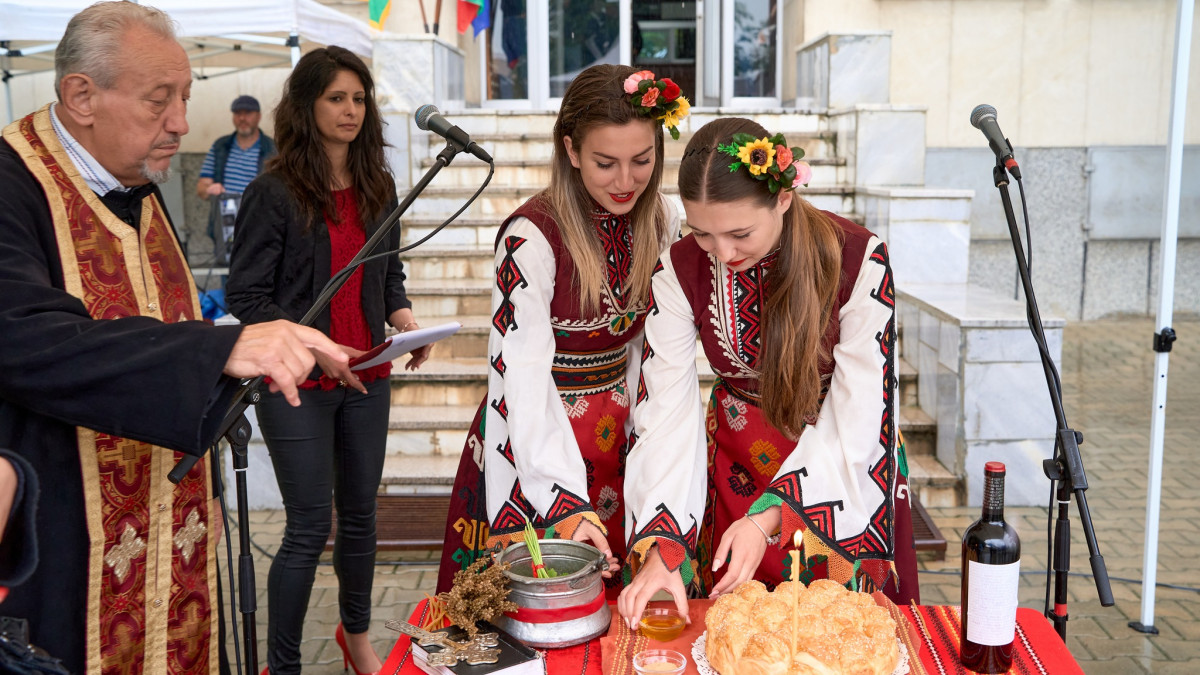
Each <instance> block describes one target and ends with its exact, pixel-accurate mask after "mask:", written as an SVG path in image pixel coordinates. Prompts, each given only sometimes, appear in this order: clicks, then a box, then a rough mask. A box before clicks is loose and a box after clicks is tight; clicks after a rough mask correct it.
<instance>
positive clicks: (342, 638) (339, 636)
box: [333, 622, 378, 675]
mask: <svg viewBox="0 0 1200 675" xmlns="http://www.w3.org/2000/svg"><path fill="white" fill-rule="evenodd" d="M333 640H334V642H337V646H339V647H341V648H342V670H347V671H348V670H350V669H351V668H353V669H354V675H378V673H376V672H370V673H364V672H362V671H361V670H359V669H358V666H356V665H355V664H354V659H352V658H350V649H349V648H348V647H346V632H345V631H344V630H342V624H341V622H339V623H338V625H337V630H336V631H334V632H333Z"/></svg>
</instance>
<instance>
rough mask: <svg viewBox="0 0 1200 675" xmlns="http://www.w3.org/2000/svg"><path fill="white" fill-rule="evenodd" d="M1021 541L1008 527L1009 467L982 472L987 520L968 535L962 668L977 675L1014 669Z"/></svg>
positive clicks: (991, 464)
mask: <svg viewBox="0 0 1200 675" xmlns="http://www.w3.org/2000/svg"><path fill="white" fill-rule="evenodd" d="M1020 570H1021V540H1020V539H1018V538H1017V533H1016V531H1015V530H1013V528H1012V526H1011V525H1009V524H1008V523H1006V522H1004V464H1003V463H1001V462H988V463H987V464H986V465H984V468H983V515H982V517H981V518H980V519H979V520H977V521H975V522H974V523H973V524H972V525H971V526H970V527H968V528H967V531H966V532H964V533H963V542H962V626H961V631H960V635H961V640H960V652H961V658H962V664H963V666H964V667H966V668H969V669H971V670H973V671H975V672H977V673H1004V672H1007V671H1008V669H1009V666H1011V665H1012V658H1013V639H1014V637H1015V636H1016V627H1017V581H1018V578H1019V576H1020Z"/></svg>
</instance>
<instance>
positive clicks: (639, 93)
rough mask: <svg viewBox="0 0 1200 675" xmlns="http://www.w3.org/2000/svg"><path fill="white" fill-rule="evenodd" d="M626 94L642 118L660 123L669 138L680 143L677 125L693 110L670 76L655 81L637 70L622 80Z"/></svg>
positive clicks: (648, 72)
mask: <svg viewBox="0 0 1200 675" xmlns="http://www.w3.org/2000/svg"><path fill="white" fill-rule="evenodd" d="M624 86H625V93H626V94H629V102H630V103H631V104H633V109H634V110H636V111H637V112H638V114H639V115H642V116H644V117H653V118H654V119H656V120H659V121H661V122H662V124H663V126H664V127H666V128H667V131H669V132H671V138H673V139H675V140H679V123H680V122H681V121H682V120H683V118H685V117H687V115H688V112H689V111H690V110H691V109H692V104H691V103H688V100H687V97H686V96H681V95H680V94H681V93H682V92H681V91H680V89H679V85H678V84H675V82H673V81H672V80H671V78H669V77H664V78H663V79H661V80H658V79H655V77H654V73H652V72H650V71H649V70H641V71H638V72H636V73H634V74H632V75H630V76H629V77H627V78H625V84H624Z"/></svg>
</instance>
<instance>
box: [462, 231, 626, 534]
mask: <svg viewBox="0 0 1200 675" xmlns="http://www.w3.org/2000/svg"><path fill="white" fill-rule="evenodd" d="M518 239H521V240H524V241H522V242H520V244H519V245H516V243H517V240H518ZM514 247H515V250H511V252H510V249H514ZM510 255H511V258H512V261H511V263H510V262H509V261H508V260H507V258H508V257H509V256H510ZM509 264H515V265H516V267H517V268H518V269H519V270H520V276H521V280H520V281H519V282H518V283H515V284H514V285H513V287H512V289H511V291H510V292H509V293H508V294H507V297H506V296H505V294H504V293H503V291H502V290H501V284H500V283H499V282H497V284H496V285H495V286H494V287H493V289H492V313H493V317H494V316H495V314H496V311H497V309H498V308H500V307H501V306H502V305H504V304H506V303H511V310H512V315H511V325H509V326H508V327H507V330H505V331H504V333H503V334H502V333H501V331H500V330H499V329H498V328H497V327H496V325H495V324H496V321H495V320H493V325H492V329H491V336H490V338H489V340H488V360H489V367H488V402H487V406H488V407H487V411H486V415H487V418H486V422H485V424H486V426H485V436H484V453H485V459H484V481H485V485H486V490H487V510H488V519H489V521H490V522H493V523H494V522H495V520H496V516H497V515H498V513H499V512H500V510H501V509H502V508H503V506H504V503H505V502H506V501H509V500H510V498H511V496H512V494H513V488H514V484H515V483H516V481H517V480H518V479H519V480H520V486H521V492H522V493H523V494H524V496H525V498H526V499H527V500H528V501H529V503H530V505H532V506H533V508H534V510H536V511H537V513H538V514H540V515H542V516H543V517H545V515H546V513H547V512H548V511H549V510H550V507H551V505H552V504H553V503H554V499H555V492H554V486H555V485H556V484H557V485H558V486H560V487H561V488H563V489H565V490H568V491H570V492H571V493H573V494H574V495H576V496H578V497H580V498H582V499H583V500H584V501H585V502H587V500H588V492H587V468H586V467H585V465H584V462H583V457H582V455H581V454H580V451H579V445H578V443H577V442H576V440H575V434H574V432H573V431H572V429H571V425H570V422H569V420H568V418H567V414H566V412H565V411H564V409H563V404H562V399H561V398H560V397H559V394H558V389H557V387H555V385H554V380H553V379H552V377H551V366H552V363H553V359H554V351H555V343H554V333H553V328H552V327H551V325H550V301H551V299H552V298H553V297H554V275H555V258H554V253H553V250H552V249H551V247H550V244H549V243H548V242H547V241H546V238H545V237H544V236H543V235H542V233H541V231H540V230H538V228H537V226H535V225H534V224H533V223H532V222H530V221H529V220H527V219H525V218H517V219H515V220H513V221H512V222H511V223H509V225H508V229H507V230H506V231H505V233H504V237H503V238H502V239H501V242H500V246H498V247H497V251H496V258H495V265H496V269H497V270H498V272H497V274H498V277H499V276H500V275H503V274H505V273H506V272H505V271H504V270H503V269H502V267H503V266H505V265H509ZM501 362H502V363H503V366H502V368H503V372H500V370H499V369H498V365H499V364H500V363H501ZM501 397H503V407H504V408H505V409H506V411H507V418H506V417H505V415H503V414H501V412H500V411H499V410H497V408H499V407H501V405H502V403H501ZM508 443H511V446H510V447H511V453H512V457H513V461H512V462H509V460H508V458H507V457H505V455H504V450H505V447H506V444H508ZM589 508H590V507H589ZM576 513H579V512H578V511H576ZM586 516H590V517H589V518H588V519H589V520H592V521H593V522H594V523H595V524H597V525H600V521H599V518H597V517H596V516H595V514H594V513H588V514H586ZM586 516H585V517H586ZM575 522H576V523H577V522H579V521H578V520H577V519H576V520H575ZM551 524H553V523H551ZM600 527H601V529H602V530H603V529H604V528H603V526H600ZM557 534H558V536H560V537H570V536H571V534H572V533H571V532H562V531H559V532H558V533H557Z"/></svg>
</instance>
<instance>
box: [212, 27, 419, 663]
mask: <svg viewBox="0 0 1200 675" xmlns="http://www.w3.org/2000/svg"><path fill="white" fill-rule="evenodd" d="M275 133H276V143H277V145H278V148H279V154H278V155H277V156H276V157H275V158H274V159H273V160H272V161H271V162H270V164H268V166H267V172H266V173H264V174H263V175H262V176H260V177H259V178H257V179H256V180H255V181H254V182H252V183H251V184H250V186H249V187H248V188H247V189H246V192H245V196H244V197H243V199H242V205H241V209H240V210H239V211H238V216H237V225H236V228H235V236H234V241H233V248H232V253H231V259H230V273H229V283H228V286H227V295H228V300H229V306H230V310H231V311H232V312H233V314H234V315H235V316H237V317H238V319H240V320H241V321H243V322H246V323H258V322H260V321H270V320H273V319H280V318H287V319H291V320H293V321H295V320H298V319H300V317H301V316H303V315H304V313H305V312H307V311H308V309H309V308H310V307H311V306H312V304H313V302H314V300H315V298H316V296H317V294H318V293H319V292H320V290H321V289H322V288H323V287H324V286H325V283H326V282H327V281H329V278H330V276H331V275H332V274H334V273H336V272H337V271H339V270H341V269H342V268H344V267H345V266H346V264H347V263H348V262H349V261H350V259H351V258H352V257H353V256H354V255H355V253H357V252H358V250H359V249H360V248H361V247H362V245H363V244H364V243H365V242H366V240H367V239H369V238H370V236H371V235H372V234H373V233H374V232H375V230H376V228H378V227H379V225H380V223H381V222H382V220H383V219H384V218H385V217H386V216H387V214H388V213H389V212H390V211H391V210H392V208H394V207H395V205H396V191H395V185H394V183H393V181H392V177H391V173H390V171H389V169H388V166H387V163H386V161H385V159H384V153H383V148H384V142H383V126H382V122H381V119H380V114H379V109H378V107H377V106H376V104H375V99H374V83H373V82H372V79H371V73H370V71H369V70H368V69H367V67H366V65H364V64H363V62H362V60H360V59H359V58H358V57H357V56H355V55H354V54H352V53H351V52H349V51H347V50H345V49H343V48H341V47H332V46H331V47H328V48H325V49H317V50H315V51H312V52H310V53H308V54H307V55H305V56H304V57H303V58H302V59H300V61H299V63H297V64H296V67H295V69H294V70H293V71H292V75H291V76H290V77H289V78H288V81H287V83H286V84H285V85H284V92H283V98H282V100H281V101H280V102H279V107H278V108H276V110H275ZM399 244H400V238H399V230H395V231H393V232H392V233H391V234H389V236H388V237H387V238H385V239H384V240H383V242H382V243H381V244H380V246H379V247H378V250H377V251H376V252H382V251H383V250H386V249H393V250H394V249H396V248H399ZM411 306H412V305H411V303H410V302H409V301H408V298H407V297H406V296H405V292H404V271H403V266H402V264H401V262H400V259H399V258H398V257H396V256H388V257H386V258H382V259H379V260H373V261H371V262H368V263H366V264H365V265H363V266H362V268H361V269H359V270H358V271H357V272H355V273H354V274H353V275H352V276H351V277H350V280H349V281H348V282H347V283H346V285H345V286H344V287H342V289H341V290H340V291H339V292H338V294H337V295H336V296H335V297H334V299H333V302H332V303H331V305H330V307H329V308H327V309H326V310H325V311H323V312H322V313H321V315H320V317H319V318H318V319H317V322H316V327H317V328H319V329H321V330H322V331H324V332H325V333H326V334H328V335H329V337H330V338H331V339H333V341H334V342H336V343H338V344H339V345H341V346H342V348H343V349H344V350H345V351H346V353H347V354H348V355H350V357H352V358H353V357H355V356H357V355H359V354H361V353H362V352H364V351H366V350H367V349H370V348H371V347H372V346H374V345H376V344H378V343H379V342H381V341H382V340H383V338H384V322H385V321H386V322H387V323H390V324H391V325H392V326H394V327H395V328H396V329H397V330H399V331H402V332H403V331H408V330H412V329H414V328H416V326H417V323H416V321H415V320H414V319H413V314H412V309H411ZM428 349H429V348H428V347H425V348H423V349H421V350H418V351H416V352H413V355H412V358H411V359H410V360H409V361H408V363H407V364H406V367H407V368H409V369H413V368H416V367H418V366H420V365H421V363H422V362H424V361H425V359H426V358H427V357H428ZM317 365H318V368H316V369H314V370H313V373H312V375H311V376H310V378H309V380H308V382H306V383H305V384H304V385H302V390H301V401H302V403H301V405H300V407H298V408H293V407H291V406H289V405H288V404H287V402H286V401H285V400H284V399H283V397H282V396H281V395H278V394H266V395H264V396H263V400H262V402H261V403H259V404H258V421H259V425H260V427H261V428H262V432H263V436H264V437H265V438H266V441H267V447H268V449H269V450H270V453H271V462H272V464H273V465H274V466H275V477H276V479H277V480H278V482H279V491H280V493H281V494H282V495H283V504H284V509H285V510H286V515H287V524H286V526H285V529H284V533H283V543H282V544H281V545H280V547H279V552H278V553H277V554H276V556H275V560H274V561H273V562H272V563H271V571H270V574H269V575H268V578H267V579H268V580H267V584H268V585H267V605H268V608H269V617H268V623H267V664H268V667H269V669H270V672H272V673H276V674H277V675H278V674H281V673H298V672H300V640H301V634H302V630H303V625H304V615H305V610H306V609H307V607H308V600H309V594H310V592H311V590H312V584H313V579H314V576H315V573H316V566H317V559H318V556H319V555H320V553H321V551H322V550H323V549H324V547H325V542H326V540H327V539H328V537H329V529H330V517H331V513H330V507H331V499H330V495H331V494H332V503H333V504H334V505H336V506H337V514H338V527H337V538H336V540H335V543H334V549H333V564H334V570H335V571H336V572H337V575H338V581H339V584H340V589H339V592H338V604H339V606H340V609H341V623H340V624H339V625H338V628H337V633H336V635H335V637H336V638H337V642H338V645H339V646H340V647H341V648H342V651H343V656H344V665H347V664H348V665H351V666H353V667H354V670H355V672H356V673H372V672H374V671H376V670H378V669H379V668H380V665H381V664H380V662H379V658H378V656H377V655H376V654H375V652H374V651H373V650H372V648H371V645H370V643H369V641H368V640H367V628H368V624H369V622H370V618H371V583H372V580H373V575H374V565H375V494H376V491H377V490H378V488H379V481H380V477H381V475H382V473H383V460H384V454H385V445H386V439H387V426H388V411H389V409H390V395H389V384H388V380H389V375H390V372H391V364H390V363H386V364H383V365H381V366H376V367H374V368H369V369H366V370H361V371H353V372H352V371H350V370H349V368H348V366H342V365H338V364H335V363H333V362H332V361H330V360H328V359H327V358H325V357H323V356H318V358H317Z"/></svg>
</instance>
